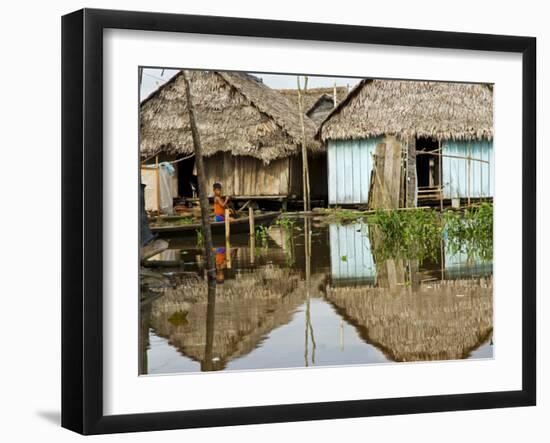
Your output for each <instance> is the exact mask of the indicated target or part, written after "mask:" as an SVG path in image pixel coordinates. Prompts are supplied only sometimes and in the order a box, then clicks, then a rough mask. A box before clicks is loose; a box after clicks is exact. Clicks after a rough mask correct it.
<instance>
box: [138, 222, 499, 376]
mask: <svg viewBox="0 0 550 443" xmlns="http://www.w3.org/2000/svg"><path fill="white" fill-rule="evenodd" d="M306 233H309V235H307V234H306ZM169 241H170V248H169V249H168V250H167V251H165V252H163V253H162V254H159V255H158V256H156V257H153V258H152V259H151V260H152V261H154V262H155V263H156V264H158V265H159V266H158V267H156V268H153V269H154V271H155V272H156V274H157V276H156V277H154V278H152V277H151V276H149V277H147V278H145V279H144V284H143V285H142V294H141V300H142V301H141V308H140V349H139V353H140V355H139V362H140V365H139V366H140V373H141V374H168V373H185V372H197V371H222V370H252V369H276V368H296V367H319V366H334V365H359V364H375V363H378V364H381V363H390V362H416V361H428V360H460V359H472V358H492V357H493V302H492V300H493V298H492V293H493V281H492V263H491V262H483V261H481V260H479V259H472V258H471V257H470V258H469V257H468V256H467V254H465V253H460V252H459V253H456V252H454V253H451V252H449V251H448V250H447V248H445V245H443V244H442V245H441V249H440V251H439V252H438V254H436V256H431V257H430V258H429V259H426V258H424V259H423V260H419V259H404V258H398V257H390V258H385V259H384V260H381V259H378V260H375V258H374V255H376V254H373V245H372V244H371V242H372V241H373V239H372V236H369V226H368V225H366V224H363V223H352V224H348V225H338V224H329V225H321V224H318V223H317V222H315V221H314V220H311V219H307V220H304V219H303V218H296V219H295V223H294V225H292V226H279V225H273V226H271V227H270V228H269V229H268V230H266V231H264V232H262V233H260V234H258V235H257V236H254V237H252V238H250V237H249V235H248V234H240V235H233V236H232V237H231V244H230V246H229V248H227V245H226V244H225V238H223V237H214V246H215V253H216V268H217V272H216V277H217V282H218V283H217V286H216V290H215V293H212V292H210V293H209V292H208V289H207V285H206V283H205V281H204V279H203V278H200V277H197V276H202V275H203V272H204V271H203V267H202V250H201V248H200V244H197V241H198V239H197V238H196V237H192V238H184V237H181V238H178V237H174V238H171V239H169ZM199 241H200V240H199ZM158 274H162V275H161V277H162V279H163V280H164V283H163V284H159V283H158V281H159V279H158ZM145 280H146V281H145Z"/></svg>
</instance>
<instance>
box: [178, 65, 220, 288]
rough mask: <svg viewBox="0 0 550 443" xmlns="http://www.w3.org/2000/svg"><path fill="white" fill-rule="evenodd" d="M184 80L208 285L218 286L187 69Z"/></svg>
mask: <svg viewBox="0 0 550 443" xmlns="http://www.w3.org/2000/svg"><path fill="white" fill-rule="evenodd" d="M183 81H184V83H185V99H186V101H187V110H188V114H189V124H190V126H191V136H192V137H193V148H194V150H195V163H196V165H197V181H198V185H199V202H200V207H201V221H202V232H203V235H204V257H205V262H206V275H207V276H208V286H209V287H215V286H216V262H215V261H214V253H213V251H212V250H213V243H212V229H211V228H210V204H209V203H208V191H207V189H208V188H207V185H206V174H205V171H204V161H203V158H202V145H201V139H200V136H199V131H198V129H197V124H196V121H195V109H194V107H193V101H192V100H191V90H190V81H189V77H188V76H187V71H183Z"/></svg>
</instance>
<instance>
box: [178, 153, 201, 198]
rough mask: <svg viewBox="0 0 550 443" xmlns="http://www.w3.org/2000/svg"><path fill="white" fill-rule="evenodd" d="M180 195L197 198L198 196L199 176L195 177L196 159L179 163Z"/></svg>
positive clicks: (192, 158)
mask: <svg viewBox="0 0 550 443" xmlns="http://www.w3.org/2000/svg"><path fill="white" fill-rule="evenodd" d="M177 168H178V195H179V196H180V197H195V196H196V194H197V176H196V175H194V173H193V172H194V169H195V158H194V157H191V158H190V159H187V160H183V161H180V162H178V163H177Z"/></svg>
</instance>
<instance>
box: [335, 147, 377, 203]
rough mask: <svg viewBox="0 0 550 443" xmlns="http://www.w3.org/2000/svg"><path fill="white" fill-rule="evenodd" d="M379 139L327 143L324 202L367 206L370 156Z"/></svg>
mask: <svg viewBox="0 0 550 443" xmlns="http://www.w3.org/2000/svg"><path fill="white" fill-rule="evenodd" d="M381 141H382V138H381V137H375V138H368V139H362V140H330V141H329V142H328V148H327V149H328V201H329V204H331V205H342V204H367V202H368V200H369V187H370V177H371V172H372V168H373V154H374V151H375V149H376V145H377V144H378V143H380V142H381Z"/></svg>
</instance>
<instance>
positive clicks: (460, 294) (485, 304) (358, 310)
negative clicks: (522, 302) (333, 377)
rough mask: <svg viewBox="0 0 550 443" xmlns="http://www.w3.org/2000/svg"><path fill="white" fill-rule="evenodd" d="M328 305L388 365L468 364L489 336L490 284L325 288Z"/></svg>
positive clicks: (486, 280) (475, 281)
mask: <svg viewBox="0 0 550 443" xmlns="http://www.w3.org/2000/svg"><path fill="white" fill-rule="evenodd" d="M327 299H328V300H329V301H330V302H331V303H332V304H333V306H334V307H335V309H336V310H337V312H338V313H339V314H340V315H342V316H343V317H344V318H345V319H346V321H348V322H349V323H351V324H353V325H354V326H355V328H356V330H357V332H358V333H359V334H360V336H361V337H362V338H363V339H364V340H365V341H367V342H368V343H371V344H373V345H375V346H376V347H378V348H379V349H380V350H382V351H383V352H384V354H385V355H386V356H387V357H388V358H389V359H391V360H393V361H398V362H410V361H425V360H456V359H463V358H467V357H468V356H469V355H470V354H471V352H472V351H474V350H475V349H477V348H478V347H479V346H480V345H482V344H483V343H485V342H486V341H487V340H488V339H489V338H490V337H491V334H492V331H493V280H492V277H490V278H483V279H471V280H448V281H440V282H430V283H423V284H421V286H420V288H419V289H418V291H412V290H411V289H410V288H404V287H403V288H401V289H385V288H349V287H344V288H339V287H336V288H335V287H329V288H328V289H327Z"/></svg>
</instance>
